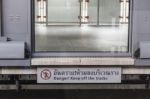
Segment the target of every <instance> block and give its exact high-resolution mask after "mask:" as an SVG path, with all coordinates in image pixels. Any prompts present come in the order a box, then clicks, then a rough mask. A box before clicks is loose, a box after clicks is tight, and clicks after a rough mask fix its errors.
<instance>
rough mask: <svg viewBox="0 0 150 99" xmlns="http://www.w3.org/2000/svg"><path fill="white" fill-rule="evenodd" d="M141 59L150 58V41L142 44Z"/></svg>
mask: <svg viewBox="0 0 150 99" xmlns="http://www.w3.org/2000/svg"><path fill="white" fill-rule="evenodd" d="M140 58H150V41H149V42H148V41H147V42H146V41H145V42H140Z"/></svg>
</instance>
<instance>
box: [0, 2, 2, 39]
mask: <svg viewBox="0 0 150 99" xmlns="http://www.w3.org/2000/svg"><path fill="white" fill-rule="evenodd" d="M1 13H2V0H0V36H1V30H2V29H1V28H2V27H1V26H2V25H1V23H2V21H1V19H2V17H1V16H2V14H1Z"/></svg>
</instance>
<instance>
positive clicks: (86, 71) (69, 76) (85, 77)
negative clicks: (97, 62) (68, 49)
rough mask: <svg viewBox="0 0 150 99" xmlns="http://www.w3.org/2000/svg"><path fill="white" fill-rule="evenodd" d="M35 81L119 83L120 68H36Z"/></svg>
mask: <svg viewBox="0 0 150 99" xmlns="http://www.w3.org/2000/svg"><path fill="white" fill-rule="evenodd" d="M37 83H121V68H38V69H37Z"/></svg>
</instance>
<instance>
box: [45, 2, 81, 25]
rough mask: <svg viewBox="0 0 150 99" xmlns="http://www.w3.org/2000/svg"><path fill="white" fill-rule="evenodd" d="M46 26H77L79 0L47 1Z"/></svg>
mask: <svg viewBox="0 0 150 99" xmlns="http://www.w3.org/2000/svg"><path fill="white" fill-rule="evenodd" d="M47 5H48V9H47V10H48V11H47V13H48V21H47V23H48V25H71V24H72V25H73V24H78V25H79V22H80V20H79V18H78V17H79V15H80V3H79V0H48V4H47Z"/></svg>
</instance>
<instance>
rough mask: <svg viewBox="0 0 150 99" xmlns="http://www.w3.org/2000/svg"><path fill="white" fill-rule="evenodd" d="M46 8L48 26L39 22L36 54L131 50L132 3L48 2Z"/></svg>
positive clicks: (109, 0) (113, 0) (97, 0)
mask: <svg viewBox="0 0 150 99" xmlns="http://www.w3.org/2000/svg"><path fill="white" fill-rule="evenodd" d="M79 1H81V2H79ZM35 4H36V3H35ZM46 5H47V8H48V9H47V12H48V14H47V15H46V18H47V20H48V22H47V23H48V24H46V23H45V24H43V23H37V22H36V23H35V51H44V52H45V51H46V52H47V51H48V52H54V51H55V52H87V51H88V52H127V51H128V46H129V45H128V18H129V14H128V13H129V0H122V1H121V0H48V1H47V4H46ZM35 10H37V9H35ZM80 10H81V11H80ZM35 12H36V11H35ZM80 12H81V13H80ZM80 15H81V16H80ZM79 19H81V20H79Z"/></svg>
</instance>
